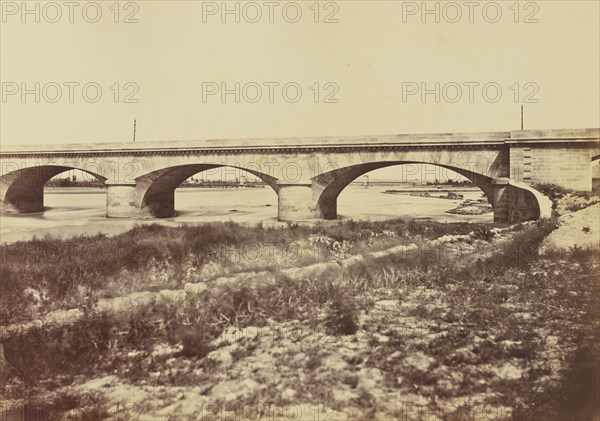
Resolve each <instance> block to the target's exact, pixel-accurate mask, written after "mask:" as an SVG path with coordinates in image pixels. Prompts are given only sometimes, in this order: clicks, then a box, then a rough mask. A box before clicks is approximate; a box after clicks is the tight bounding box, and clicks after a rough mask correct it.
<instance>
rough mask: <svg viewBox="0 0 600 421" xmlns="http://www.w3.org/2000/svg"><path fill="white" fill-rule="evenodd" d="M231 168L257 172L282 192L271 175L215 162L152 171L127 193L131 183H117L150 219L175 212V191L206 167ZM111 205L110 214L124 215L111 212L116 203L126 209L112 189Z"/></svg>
mask: <svg viewBox="0 0 600 421" xmlns="http://www.w3.org/2000/svg"><path fill="white" fill-rule="evenodd" d="M221 167H230V168H235V169H236V170H239V171H243V172H247V173H250V174H252V175H254V176H255V177H257V178H259V179H261V180H262V181H263V182H265V183H266V184H267V185H269V186H270V187H271V188H273V190H275V192H277V191H278V185H277V180H276V179H275V178H274V177H272V176H269V175H267V174H264V173H261V172H259V171H256V170H253V169H250V168H245V167H238V166H233V165H224V164H215V163H198V164H185V165H176V166H171V167H166V168H162V169H159V170H155V171H152V172H150V173H147V174H144V175H141V176H139V177H138V178H136V179H135V186H131V188H132V189H133V191H131V188H130V189H129V192H127V186H115V188H117V189H119V190H120V191H121V192H123V190H125V191H126V194H128V195H130V198H129V202H130V204H131V205H133V206H134V207H135V208H137V209H135V210H134V212H135V213H137V214H139V216H142V217H150V218H168V217H171V216H174V215H175V190H176V189H177V188H178V187H179V186H180V185H181V184H182V183H183V182H184V181H185V180H187V179H188V178H190V177H192V176H193V175H195V174H198V173H201V172H204V171H206V170H210V169H214V168H221ZM110 190H111V187H109V199H108V201H107V204H108V210H107V213H108V216H121V215H120V214H118V213H113V214H111V206H113V205H116V206H118V207H119V208H121V209H120V210H119V212H121V211H122V202H123V201H122V200H118V199H119V198H117V200H115V197H114V195H112V194H111V192H110Z"/></svg>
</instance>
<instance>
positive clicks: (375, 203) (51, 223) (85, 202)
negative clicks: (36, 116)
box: [0, 185, 493, 243]
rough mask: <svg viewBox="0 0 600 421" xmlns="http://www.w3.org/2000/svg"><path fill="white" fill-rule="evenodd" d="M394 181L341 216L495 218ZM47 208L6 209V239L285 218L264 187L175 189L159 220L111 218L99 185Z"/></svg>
mask: <svg viewBox="0 0 600 421" xmlns="http://www.w3.org/2000/svg"><path fill="white" fill-rule="evenodd" d="M393 188H395V187H394V186H389V185H387V186H384V187H372V188H369V189H364V188H361V186H359V185H357V186H349V187H347V188H346V189H345V190H344V191H343V192H342V194H341V195H340V196H339V198H338V214H339V216H340V218H341V219H371V220H385V219H392V218H400V217H410V218H427V219H432V220H436V221H445V222H492V219H493V215H492V214H491V213H488V214H485V215H478V216H473V215H468V216H467V215H453V214H449V213H445V211H447V210H450V209H453V208H455V207H456V206H457V205H458V204H459V203H460V202H462V200H448V199H436V198H425V197H418V196H410V195H407V194H384V193H383V192H384V191H385V190H389V189H393ZM463 194H464V197H465V199H477V198H480V197H481V192H480V191H479V190H475V191H472V192H468V193H463ZM44 200H45V205H46V208H47V209H46V211H45V212H40V213H35V214H3V215H2V217H1V218H0V228H1V230H0V233H1V237H2V240H1V241H2V242H3V243H6V242H14V241H21V240H28V239H31V238H33V237H34V236H37V237H38V238H42V237H44V236H46V235H51V236H55V237H62V238H67V237H72V236H75V235H91V234H97V233H105V234H109V235H111V234H117V233H119V232H123V231H127V230H128V229H130V228H131V227H133V226H134V225H136V224H139V223H144V224H146V223H156V222H158V223H160V224H163V225H170V226H178V225H183V224H195V223H201V222H223V221H234V222H240V223H248V224H253V223H257V222H260V221H263V223H265V224H273V225H277V224H284V223H281V222H278V221H277V195H276V194H275V192H274V191H273V190H271V189H270V188H268V187H265V188H224V189H206V188H184V189H178V190H176V193H175V209H176V210H177V212H178V215H177V216H175V217H172V218H165V219H160V220H148V219H107V218H106V210H105V205H106V194H105V192H104V191H103V190H95V189H77V190H75V189H46V193H45V196H44Z"/></svg>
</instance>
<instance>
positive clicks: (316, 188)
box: [312, 161, 549, 222]
mask: <svg viewBox="0 0 600 421" xmlns="http://www.w3.org/2000/svg"><path fill="white" fill-rule="evenodd" d="M404 164H429V165H435V166H438V167H442V168H445V169H448V170H451V171H454V172H456V173H458V174H460V175H462V176H463V177H465V178H467V179H468V180H470V181H471V182H472V183H473V184H475V185H476V186H477V187H479V189H480V190H481V191H482V192H483V193H484V195H485V196H486V197H487V198H488V200H489V202H490V203H491V205H492V208H493V210H494V220H495V221H497V222H500V221H511V222H513V221H517V220H529V219H538V218H539V217H542V216H549V214H548V210H547V209H546V208H547V206H546V204H545V203H544V204H541V203H540V200H539V195H541V193H540V194H539V195H537V194H535V192H534V191H532V190H533V189H531V188H529V187H525V186H518V185H516V183H512V182H511V181H510V180H508V179H507V178H494V177H490V176H488V175H484V174H479V173H477V172H474V171H470V170H467V169H464V168H459V167H455V166H452V165H446V164H439V163H433V162H423V161H382V162H369V163H364V164H357V165H351V166H347V167H343V168H338V169H335V170H332V171H329V172H326V173H323V174H320V175H318V176H316V177H314V178H313V186H312V188H313V198H314V200H315V204H314V210H315V215H316V216H317V217H318V218H323V219H336V218H337V199H338V196H339V195H340V194H341V192H342V191H343V190H344V189H345V188H346V187H347V186H348V185H349V184H350V183H351V182H352V181H354V180H356V179H357V178H359V177H360V176H362V175H364V174H366V173H368V172H371V171H374V170H377V169H380V168H385V167H390V166H395V165H404ZM538 193H539V192H538ZM513 205H515V206H513Z"/></svg>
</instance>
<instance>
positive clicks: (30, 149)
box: [0, 128, 600, 155]
mask: <svg viewBox="0 0 600 421" xmlns="http://www.w3.org/2000/svg"><path fill="white" fill-rule="evenodd" d="M599 141H600V129H598V128H592V129H551V130H515V131H506V132H478V133H477V132H476V133H430V134H395V135H365V136H321V137H292V138H257V139H207V140H186V141H172V140H169V141H154V142H135V143H134V142H112V143H89V144H83V143H80V144H62V145H6V146H0V155H14V154H24V155H27V154H33V153H50V154H52V153H55V154H60V153H78V152H82V153H84V152H85V153H90V152H98V153H107V152H109V153H110V152H121V153H122V152H127V151H130V152H160V151H180V150H233V151H236V150H237V151H240V150H242V151H246V150H248V151H251V150H255V149H272V150H279V149H289V150H294V149H329V148H344V147H350V148H352V147H360V148H365V147H369V146H374V147H386V146H390V147H394V148H399V147H406V148H414V147H461V146H462V147H500V146H503V145H508V144H522V143H562V142H567V143H596V142H599Z"/></svg>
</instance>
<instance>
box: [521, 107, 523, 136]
mask: <svg viewBox="0 0 600 421" xmlns="http://www.w3.org/2000/svg"><path fill="white" fill-rule="evenodd" d="M521 130H523V105H521Z"/></svg>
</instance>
